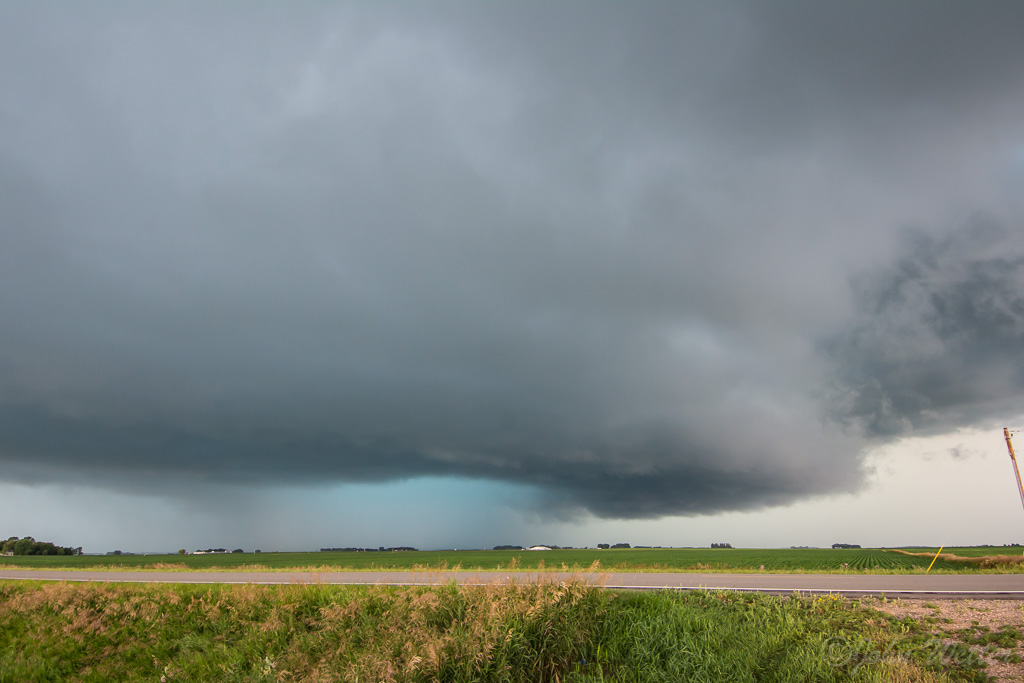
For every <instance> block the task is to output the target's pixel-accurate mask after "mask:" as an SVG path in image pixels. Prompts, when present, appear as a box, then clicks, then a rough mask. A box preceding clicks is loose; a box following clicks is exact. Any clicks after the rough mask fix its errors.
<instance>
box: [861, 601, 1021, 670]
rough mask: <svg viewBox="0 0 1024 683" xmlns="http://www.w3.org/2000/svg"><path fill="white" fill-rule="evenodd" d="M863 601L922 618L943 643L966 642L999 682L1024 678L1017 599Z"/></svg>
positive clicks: (893, 612)
mask: <svg viewBox="0 0 1024 683" xmlns="http://www.w3.org/2000/svg"><path fill="white" fill-rule="evenodd" d="M861 604H862V605H863V606H865V607H870V608H871V609H876V610H878V611H880V612H885V613H887V614H891V615H892V616H894V617H896V618H898V619H905V618H911V619H915V620H917V621H919V622H920V623H921V624H923V625H924V626H925V628H927V629H929V630H930V631H931V632H932V633H933V634H934V635H935V636H936V637H937V638H940V639H942V640H943V641H944V642H950V643H952V642H961V643H966V644H968V645H969V647H970V648H971V651H972V652H974V653H975V654H976V655H978V656H979V657H980V658H981V659H982V660H983V661H984V662H985V663H986V664H987V665H988V666H987V668H986V669H985V673H987V674H988V675H989V676H992V677H993V678H994V679H995V680H997V681H1020V680H1024V602H1021V601H1018V600H886V599H883V598H870V599H866V600H863V601H862V602H861Z"/></svg>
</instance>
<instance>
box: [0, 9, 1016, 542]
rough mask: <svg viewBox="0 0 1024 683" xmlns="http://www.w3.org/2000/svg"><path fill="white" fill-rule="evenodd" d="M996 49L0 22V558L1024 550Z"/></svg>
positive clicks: (223, 15)
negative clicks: (217, 550)
mask: <svg viewBox="0 0 1024 683" xmlns="http://www.w3.org/2000/svg"><path fill="white" fill-rule="evenodd" d="M1021 26H1024V4H1022V3H1018V2H1010V1H1005V2H985V3H974V4H970V5H968V4H954V3H949V4H944V3H934V2H924V1H923V0H921V1H914V2H908V1H905V0H904V1H900V0H897V1H896V2H891V3H872V4H865V3H808V2H787V1H781V2H773V3H761V2H734V3H719V2H689V3H655V2H652V3H641V4H636V3H629V4H627V3H601V4H594V3H587V2H570V1H569V0H566V2H561V3H540V2H504V3H498V2H496V3H474V2H446V3H417V4H415V5H412V4H406V3H395V4H387V3H371V2H355V3H344V4H340V5H332V4H328V3H315V4H314V3H310V4H300V5H295V4H285V3H280V4H261V5H258V6H250V5H245V4H242V3H224V4H199V3H196V4H181V3H169V2H168V3H164V2H155V3H145V4H135V3H97V4H81V5H74V6H72V5H67V4H58V3H52V4H48V3H15V2H9V3H0V321H2V325H0V523H2V524H0V533H7V534H8V535H19V536H21V535H33V536H35V537H36V538H38V539H41V540H49V541H53V542H56V543H59V544H62V545H73V546H79V545H81V546H83V547H85V549H86V551H96V552H103V551H106V550H112V549H115V548H121V549H124V550H133V551H155V550H175V549H177V548H179V547H186V548H189V549H193V548H197V547H208V546H215V547H216V546H224V547H227V546H230V547H239V546H241V547H245V548H246V549H252V548H256V547H259V548H261V549H264V550H273V549H280V550H300V549H315V548H318V547H321V546H359V545H371V546H378V545H386V546H392V545H414V546H418V547H425V548H437V547H489V546H492V545H497V544H504V543H515V544H532V543H542V542H547V543H556V544H559V545H579V546H584V545H590V546H592V545H594V544H596V543H599V542H609V543H614V542H620V541H626V542H630V543H633V544H645V545H678V546H683V545H708V544H709V543H711V542H715V541H724V542H730V543H732V544H733V545H736V546H747V547H750V546H765V547H774V546H783V547H785V546H789V545H812V546H813V545H829V544H831V543H833V542H837V541H841V542H851V543H860V544H862V545H906V544H917V543H928V544H933V545H939V544H946V545H953V544H981V543H995V544H1001V543H1010V542H1022V541H1024V533H1022V532H1024V508H1022V506H1021V502H1020V500H1019V496H1018V494H1017V490H1016V484H1015V483H1014V481H1013V473H1012V468H1011V467H1010V463H1009V459H1008V458H1007V455H1006V449H1005V444H1004V442H1003V440H1002V434H1001V429H1002V427H1003V426H1009V427H1011V428H1013V427H1021V426H1024V403H1022V398H1024V353H1022V349H1024V344H1022V342H1024V230H1022V229H1021V227H1022V219H1024V89H1022V88H1021V87H1020V84H1021V83H1024V42H1022V41H1021V40H1020V27H1021ZM1022 443H1024V442H1022Z"/></svg>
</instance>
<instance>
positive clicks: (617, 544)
mask: <svg viewBox="0 0 1024 683" xmlns="http://www.w3.org/2000/svg"><path fill="white" fill-rule="evenodd" d="M628 547H630V546H629V544H628V543H616V544H615V545H613V546H612V550H614V549H616V548H628Z"/></svg>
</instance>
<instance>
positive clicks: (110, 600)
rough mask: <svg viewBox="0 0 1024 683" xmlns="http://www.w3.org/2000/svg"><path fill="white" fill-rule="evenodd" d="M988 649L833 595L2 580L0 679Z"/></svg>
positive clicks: (708, 674)
mask: <svg viewBox="0 0 1024 683" xmlns="http://www.w3.org/2000/svg"><path fill="white" fill-rule="evenodd" d="M1014 634H1016V632H1014ZM1004 635H1006V637H1007V638H1010V637H1011V635H1013V634H1004ZM1019 635H1020V634H1016V636H1019ZM1016 642H1017V640H1016V639H1015V640H1014V643H1016ZM982 666H983V664H982V661H981V660H980V659H979V657H978V656H977V655H976V654H974V653H972V651H971V650H969V649H968V648H967V646H966V645H965V644H964V642H960V641H956V640H955V639H954V640H949V639H947V638H945V637H943V638H941V639H940V638H938V637H936V636H934V635H930V634H929V632H928V631H927V629H925V628H924V627H923V625H922V624H920V623H918V622H915V621H913V620H909V619H904V620H902V621H900V620H896V619H894V618H892V617H889V616H888V615H884V614H881V613H878V612H873V611H869V610H866V609H863V608H861V607H859V606H857V604H856V603H848V602H846V601H844V600H842V599H840V598H836V597H834V596H831V597H820V598H814V599H812V598H807V597H799V596H793V597H789V598H780V597H772V596H763V595H751V594H737V593H727V592H723V593H708V592H701V591H693V592H671V591H658V592H645V593H638V592H627V593H616V592H612V591H603V590H600V589H598V588H595V587H593V586H590V585H586V584H583V583H576V582H572V581H570V582H562V583H542V584H519V585H489V586H456V585H449V586H444V587H437V588H422V587H417V588H386V587H342V586H316V585H312V586H254V585H244V586H213V587H208V586H204V587H197V586H181V585H160V586H149V585H136V584H69V583H61V582H53V583H49V582H46V583H32V582H2V581H0V683H7V682H14V681H26V680H31V681H37V682H41V681H83V682H88V681H108V680H118V681H161V682H162V683H168V682H171V681H203V680H216V681H288V680H306V681H438V680H440V681H451V682H453V683H457V682H459V681H495V682H503V681H524V682H525V681H531V682H532V681H559V682H579V683H582V682H591V683H596V682H597V681H635V682H643V681H652V682H653V681H684V680H685V681H755V680H756V681H879V682H881V681H886V682H888V681H907V682H909V681H917V682H929V681H982V680H985V676H984V674H983V673H982V671H981V668H980V667H982Z"/></svg>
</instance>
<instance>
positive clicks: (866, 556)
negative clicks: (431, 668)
mask: <svg viewBox="0 0 1024 683" xmlns="http://www.w3.org/2000/svg"><path fill="white" fill-rule="evenodd" d="M919 550H920V552H922V553H925V554H924V555H921V556H914V555H908V554H906V553H900V552H896V551H890V550H881V549H872V548H864V549H842V550H839V549H837V550H833V549H760V550H758V549H746V548H735V549H714V550H712V549H708V548H633V549H616V550H550V551H512V550H459V551H419V552H383V553H381V552H371V553H367V552H317V553H258V554H253V553H235V554H224V555H146V556H141V555H129V556H90V555H84V556H74V557H64V556H37V555H26V556H18V557H0V566H18V567H31V568H71V569H74V568H80V569H84V568H93V567H102V568H108V569H116V568H124V569H140V568H141V569H145V568H154V569H182V570H185V569H193V570H203V569H212V568H225V569H247V568H248V569H259V570H262V571H267V570H271V571H272V570H278V569H289V568H330V569H349V570H376V569H396V570H403V569H409V570H415V569H424V570H429V569H454V568H457V567H458V568H462V569H466V570H471V569H481V570H498V569H500V570H506V571H508V570H517V569H518V570H536V569H538V568H543V569H558V570H560V569H567V570H570V571H582V570H584V569H587V568H589V567H591V566H593V564H594V562H597V563H599V565H598V568H599V569H600V570H604V571H638V572H642V571H649V572H676V571H682V572H754V571H764V572H778V573H787V572H819V573H821V572H916V571H924V570H925V569H926V568H927V567H928V565H929V564H930V562H931V559H932V558H931V556H930V555H929V554H928V553H927V551H928V549H919ZM935 550H938V549H937V548H935V549H933V550H932V551H931V553H934V552H935ZM978 550H979V549H974V548H971V549H964V551H965V552H967V551H970V552H974V553H975V554H974V555H970V556H972V557H977V556H978V554H977V553H976V551H978ZM992 550H993V551H997V550H1002V549H1001V548H997V549H992ZM960 551H961V549H956V548H947V549H945V550H944V551H943V554H944V555H945V554H946V553H957V554H959V553H960ZM762 567H763V569H762ZM932 571H933V572H935V571H939V572H942V571H957V572H962V571H980V569H979V568H978V567H977V566H974V565H970V564H968V565H965V564H963V563H959V562H954V561H949V560H947V559H943V558H939V560H938V561H937V562H936V563H935V566H934V567H933V568H932ZM985 571H1003V572H1021V571H1024V569H1022V568H1021V565H1014V566H1009V567H1007V566H1003V567H999V568H995V569H987V570H985Z"/></svg>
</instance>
